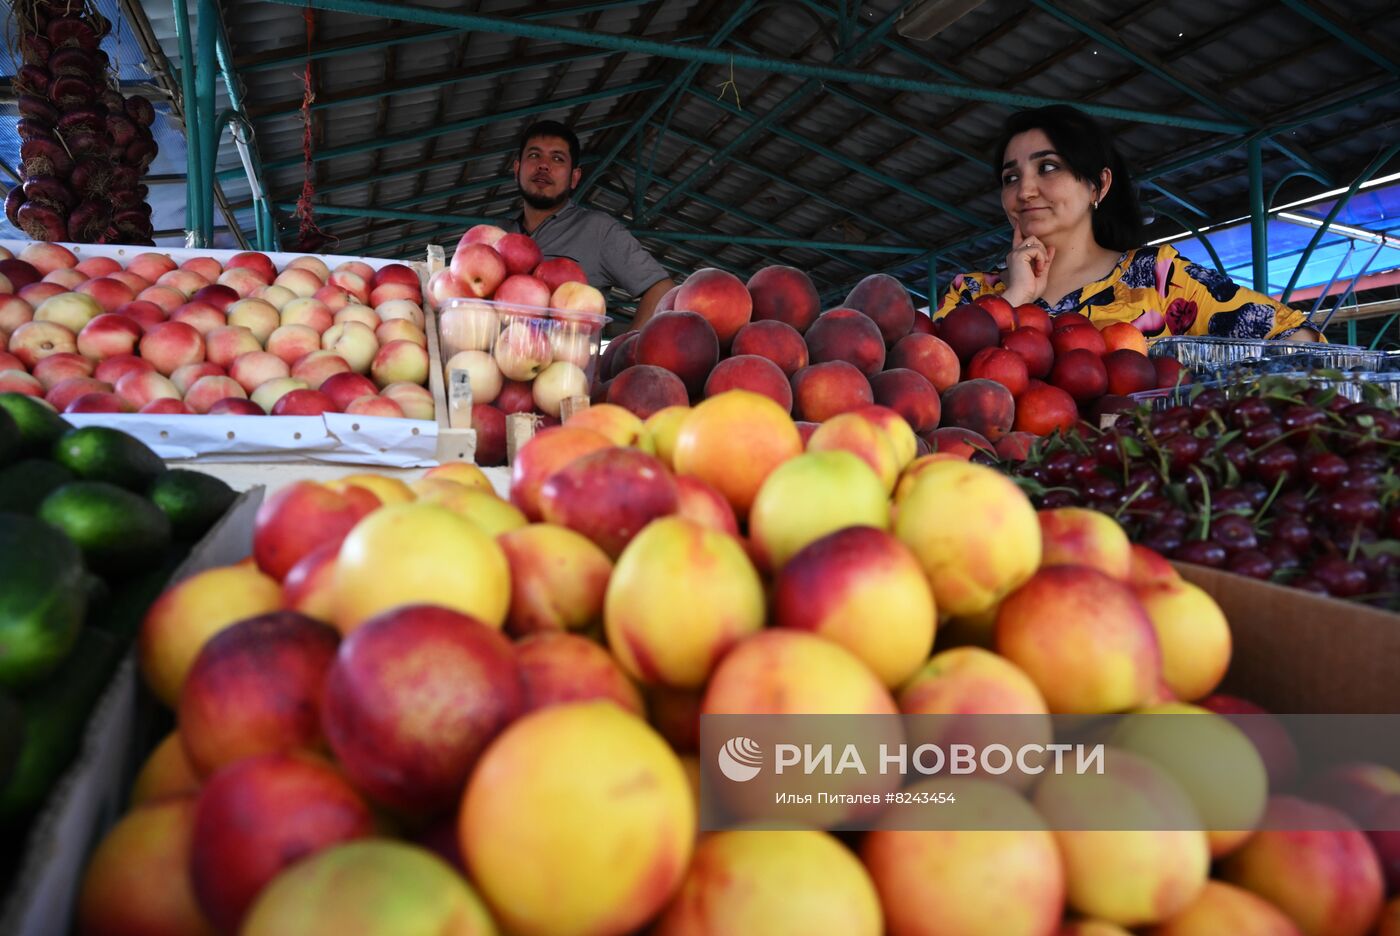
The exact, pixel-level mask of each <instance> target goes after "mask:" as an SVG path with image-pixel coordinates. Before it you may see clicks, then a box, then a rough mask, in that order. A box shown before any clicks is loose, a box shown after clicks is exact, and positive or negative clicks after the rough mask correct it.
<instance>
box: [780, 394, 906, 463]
mask: <svg viewBox="0 0 1400 936" xmlns="http://www.w3.org/2000/svg"><path fill="white" fill-rule="evenodd" d="M852 413H854V415H856V416H859V417H861V418H862V419H864V420H866V421H867V422H869V423H871V424H873V425H874V426H875V427H876V428H877V429H879V430H881V431H882V432H883V433H884V434H885V438H887V439H889V442H890V445H891V446H893V449H894V455H895V465H896V468H897V470H898V471H903V470H904V468H905V467H906V466H907V465H908V464H909V463H910V462H912V461H913V460H914V459H915V457H916V456H917V455H918V454H919V437H918V436H916V435H915V434H914V430H913V429H912V428H910V426H909V423H908V421H906V420H905V418H904V417H903V416H901V415H899V413H897V412H895V411H894V410H892V409H890V408H889V407H888V406H879V405H875V406H862V407H861V408H860V409H858V410H852ZM812 434H813V435H815V434H816V430H815V429H814V430H812ZM807 442H808V444H810V443H811V436H808V437H807Z"/></svg>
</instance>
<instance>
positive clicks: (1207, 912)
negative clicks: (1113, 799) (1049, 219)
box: [1110, 322, 1302, 936]
mask: <svg viewBox="0 0 1400 936" xmlns="http://www.w3.org/2000/svg"><path fill="white" fill-rule="evenodd" d="M1118 324H1120V325H1121V324H1127V323H1124V322H1120V323H1118ZM1110 327H1111V326H1110ZM1128 327H1129V328H1132V326H1131V325H1128ZM1133 331H1137V329H1136V328H1133ZM1138 334H1142V333H1141V332H1138ZM1148 932H1149V936H1211V934H1213V933H1230V934H1232V936H1302V930H1300V929H1298V927H1297V926H1295V925H1294V923H1293V921H1292V920H1290V919H1289V918H1288V917H1287V916H1286V915H1285V914H1284V913H1283V911H1281V910H1279V909H1278V908H1277V907H1275V906H1274V905H1273V904H1271V903H1269V902H1268V901H1267V900H1264V899H1263V898H1261V897H1257V896H1255V895H1254V894H1251V893H1250V892H1249V891H1247V890H1245V889H1243V888H1240V887H1235V886H1234V885H1232V884H1226V883H1225V882H1224V881H1207V882H1206V886H1205V888H1204V889H1203V890H1202V891H1201V893H1200V895H1199V896H1198V897H1197V898H1196V899H1195V900H1194V901H1192V902H1191V903H1190V904H1188V905H1187V906H1186V907H1185V908H1184V909H1183V910H1181V911H1180V912H1179V913H1177V914H1176V915H1175V916H1173V917H1171V918H1170V919H1168V920H1165V921H1163V922H1162V923H1160V924H1158V925H1157V926H1155V927H1153V928H1152V929H1151V930H1149V931H1148Z"/></svg>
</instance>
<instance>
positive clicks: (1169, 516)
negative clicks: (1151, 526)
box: [1157, 510, 1190, 530]
mask: <svg viewBox="0 0 1400 936" xmlns="http://www.w3.org/2000/svg"><path fill="white" fill-rule="evenodd" d="M1189 522H1190V518H1189V517H1187V516H1186V514H1184V513H1182V512H1181V511H1180V510H1167V511H1163V513H1162V515H1161V516H1159V517H1158V518H1157V525H1158V526H1161V527H1167V528H1169V529H1173V530H1184V529H1186V525H1187V524H1188V523H1189Z"/></svg>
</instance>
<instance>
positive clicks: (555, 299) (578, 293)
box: [530, 276, 608, 324]
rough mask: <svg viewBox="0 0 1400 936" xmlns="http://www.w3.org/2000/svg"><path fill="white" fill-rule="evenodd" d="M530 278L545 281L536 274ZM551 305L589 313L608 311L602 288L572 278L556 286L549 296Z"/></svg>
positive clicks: (599, 313)
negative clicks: (574, 280) (577, 281)
mask: <svg viewBox="0 0 1400 936" xmlns="http://www.w3.org/2000/svg"><path fill="white" fill-rule="evenodd" d="M530 279H532V280H534V281H535V282H543V280H540V279H539V278H538V277H534V276H532V277H530ZM545 287H546V288H548V287H549V284H548V283H546V284H545ZM549 307H550V308H552V309H565V310H567V311H570V312H582V313H585V314H587V315H604V314H606V313H607V311H608V303H607V300H606V299H605V298H604V297H603V293H602V292H601V291H600V290H598V289H596V288H594V287H592V286H589V285H588V284H587V283H576V282H573V281H572V280H570V281H568V282H564V283H560V284H559V285H558V286H556V287H554V289H553V290H552V291H551V293H550V296H549ZM599 324H601V321H600V322H599Z"/></svg>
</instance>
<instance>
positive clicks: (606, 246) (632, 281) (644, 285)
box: [501, 120, 675, 328]
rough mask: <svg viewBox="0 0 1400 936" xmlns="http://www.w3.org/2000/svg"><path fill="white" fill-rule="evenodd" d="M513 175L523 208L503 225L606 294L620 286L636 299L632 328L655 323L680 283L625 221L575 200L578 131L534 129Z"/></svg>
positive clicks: (548, 126)
mask: <svg viewBox="0 0 1400 936" xmlns="http://www.w3.org/2000/svg"><path fill="white" fill-rule="evenodd" d="M512 171H513V172H514V173H515V183H516V187H517V188H519V190H520V197H521V199H522V201H523V205H522V210H521V213H520V214H519V215H518V216H516V217H515V218H514V219H511V220H510V221H506V222H504V223H502V225H501V226H502V227H504V228H505V229H506V230H507V231H514V232H519V233H522V234H528V235H530V236H531V237H533V238H534V239H535V243H536V244H538V245H539V248H540V251H541V252H542V253H543V254H544V256H545V258H546V259H548V258H551V257H567V258H568V259H570V260H573V261H574V262H575V263H577V264H578V265H579V266H581V267H583V271H584V273H585V274H587V276H588V282H589V283H590V284H591V285H593V286H596V287H597V288H599V289H601V290H604V291H605V292H606V291H607V289H608V288H609V287H612V286H616V287H617V288H619V289H621V290H622V291H623V292H625V293H627V294H628V295H631V296H634V297H636V299H637V314H636V317H635V318H634V319H633V322H632V327H634V328H636V327H639V326H641V325H642V324H644V323H645V322H646V321H647V320H648V319H649V318H651V316H652V313H653V312H654V311H655V309H656V304H657V303H658V302H660V301H661V297H662V296H664V295H665V294H666V292H667V290H669V289H671V287H673V286H675V283H673V282H672V281H671V278H670V277H669V276H667V275H666V270H665V268H664V267H662V266H661V264H660V263H658V262H657V261H656V258H655V257H653V256H652V255H651V254H650V253H648V252H647V250H646V248H644V247H643V246H642V245H641V244H639V243H638V242H637V239H636V238H635V237H633V236H632V234H631V232H630V231H628V230H627V229H626V228H625V227H623V226H622V223H621V222H619V221H618V220H617V219H616V218H614V217H613V216H612V215H609V214H607V213H606V212H602V211H594V210H593V209H590V208H584V207H582V206H580V205H578V204H576V203H575V202H574V201H573V199H572V195H573V192H574V189H575V188H577V187H578V183H579V180H580V179H581V178H582V177H583V170H582V169H580V168H579V143H578V137H577V136H576V135H575V134H574V132H573V131H572V130H571V129H569V128H568V127H567V126H565V125H564V124H562V123H559V122H558V121H554V120H542V121H539V122H537V123H534V124H532V125H531V126H530V127H529V129H527V130H526V131H525V135H524V136H523V137H521V141H520V153H519V155H518V156H517V157H516V160H515V163H514V165H513V167H512Z"/></svg>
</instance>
